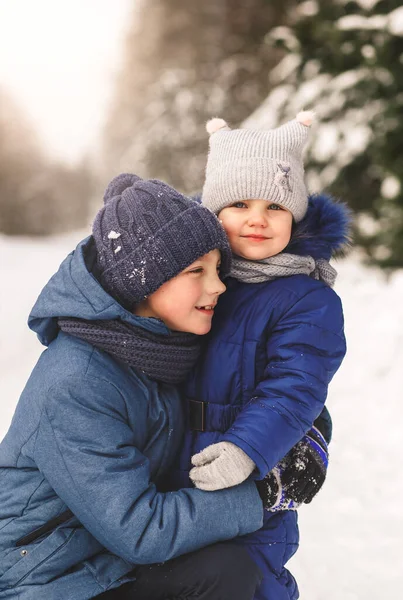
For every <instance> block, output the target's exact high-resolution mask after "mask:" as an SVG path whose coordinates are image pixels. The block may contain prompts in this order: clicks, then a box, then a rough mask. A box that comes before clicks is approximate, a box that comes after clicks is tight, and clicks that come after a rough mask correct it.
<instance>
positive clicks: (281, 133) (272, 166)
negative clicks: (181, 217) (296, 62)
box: [202, 111, 314, 222]
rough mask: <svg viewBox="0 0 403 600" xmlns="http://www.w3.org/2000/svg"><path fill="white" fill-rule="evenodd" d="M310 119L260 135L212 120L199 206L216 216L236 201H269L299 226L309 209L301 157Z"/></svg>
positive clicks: (308, 113)
mask: <svg viewBox="0 0 403 600" xmlns="http://www.w3.org/2000/svg"><path fill="white" fill-rule="evenodd" d="M313 119H314V113H313V112H311V111H304V112H300V113H298V115H297V117H296V119H294V120H292V121H290V122H289V123H285V124H284V125H282V126H281V127H278V128H277V129H271V130H258V131H256V130H251V129H230V128H229V127H228V125H227V123H226V122H225V121H224V120H223V119H211V121H209V122H208V123H207V126H206V128H207V131H208V133H209V134H210V151H209V155H208V160H207V167H206V180H205V184H204V188H203V194H202V203H203V204H204V205H205V206H207V207H208V208H210V210H212V211H213V212H215V213H216V214H218V213H219V212H220V210H222V209H223V208H225V207H226V206H229V205H231V204H232V203H233V202H236V201H237V200H258V199H260V200H267V201H268V202H273V203H276V204H279V205H281V206H283V207H284V208H287V209H288V210H289V211H290V212H291V214H292V215H293V217H294V220H295V221H296V222H298V221H301V219H303V217H304V216H305V213H306V211H307V208H308V193H307V189H306V187H305V182H304V165H303V161H302V152H303V149H304V146H305V144H306V141H307V139H308V133H309V127H310V125H311V124H312V121H313Z"/></svg>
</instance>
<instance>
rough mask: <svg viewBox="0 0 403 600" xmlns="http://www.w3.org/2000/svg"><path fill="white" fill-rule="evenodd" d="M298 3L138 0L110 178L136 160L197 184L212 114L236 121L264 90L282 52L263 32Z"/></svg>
mask: <svg viewBox="0 0 403 600" xmlns="http://www.w3.org/2000/svg"><path fill="white" fill-rule="evenodd" d="M294 4H295V0H283V1H282V2H270V0H220V1H217V0H203V1H201V2H196V1H193V2H189V0H143V1H142V2H140V0H138V1H137V8H136V11H135V12H134V13H133V22H132V25H131V29H130V31H129V35H128V38H127V43H126V48H125V55H124V59H123V66H122V71H121V74H120V76H119V78H118V81H117V89H116V94H115V98H114V101H113V103H112V109H111V113H110V115H109V119H108V123H107V125H106V130H105V153H104V168H103V171H104V176H105V179H109V178H110V177H111V176H113V175H114V174H116V173H117V172H119V171H125V170H130V171H134V172H136V173H138V174H139V175H141V176H143V177H158V178H161V179H163V180H165V181H167V182H169V183H171V184H172V185H174V186H176V187H178V188H179V189H181V190H183V191H186V192H192V191H194V190H198V189H200V187H201V185H202V181H203V174H204V167H205V162H206V152H207V134H206V131H205V128H204V124H205V122H206V121H207V120H208V119H209V118H211V117H212V116H223V117H224V118H225V119H227V120H228V121H230V122H231V123H232V124H234V125H236V124H239V123H241V122H242V121H243V120H244V119H245V118H246V117H247V116H249V115H250V113H251V112H252V111H253V110H254V109H255V108H256V107H257V106H259V104H260V103H261V102H262V101H263V100H264V98H265V97H266V96H267V94H268V92H269V90H270V84H269V81H268V73H269V71H270V69H271V68H272V67H273V66H274V65H275V64H276V63H277V62H278V60H279V59H280V58H281V57H282V56H283V52H282V51H280V50H279V51H278V50H275V49H273V48H272V47H270V46H268V45H267V43H266V34H267V32H268V31H269V30H270V29H271V28H272V27H273V26H274V25H278V24H282V23H285V22H287V18H288V16H287V9H288V7H290V6H293V5H294Z"/></svg>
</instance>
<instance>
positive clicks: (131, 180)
mask: <svg viewBox="0 0 403 600" xmlns="http://www.w3.org/2000/svg"><path fill="white" fill-rule="evenodd" d="M140 180H141V177H138V176H137V175H134V174H132V173H121V174H120V175H118V176H117V177H115V178H114V179H112V181H111V182H110V183H109V185H108V187H107V188H106V192H105V195H104V203H105V204H107V203H108V202H109V200H112V198H115V197H116V196H120V195H121V194H123V192H124V191H125V189H127V188H128V187H131V186H132V185H134V184H135V183H136V181H140Z"/></svg>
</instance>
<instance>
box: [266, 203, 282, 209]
mask: <svg viewBox="0 0 403 600" xmlns="http://www.w3.org/2000/svg"><path fill="white" fill-rule="evenodd" d="M268 209H269V210H284V209H283V207H282V206H280V205H279V204H269V206H268Z"/></svg>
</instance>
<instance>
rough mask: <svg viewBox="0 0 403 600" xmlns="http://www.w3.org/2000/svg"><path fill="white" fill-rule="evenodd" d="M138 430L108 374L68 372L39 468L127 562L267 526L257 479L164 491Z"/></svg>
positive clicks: (46, 415)
mask: <svg viewBox="0 0 403 600" xmlns="http://www.w3.org/2000/svg"><path fill="white" fill-rule="evenodd" d="M141 400H142V398H140V401H141ZM139 429H141V425H139ZM141 435H142V432H141V431H139V432H133V430H132V429H131V428H130V426H129V425H128V423H127V421H126V419H125V404H124V401H123V399H122V397H121V394H120V392H119V391H118V390H117V389H116V388H115V386H113V385H112V384H110V383H109V382H107V381H103V380H98V379H93V380H92V379H90V378H87V377H86V378H85V380H84V381H83V378H69V380H68V381H66V380H64V381H63V382H62V383H60V384H57V385H56V386H54V387H53V388H52V390H51V392H50V393H49V396H48V398H47V401H46V403H45V407H44V410H43V413H42V417H41V422H40V427H39V431H38V435H37V439H36V444H35V460H36V463H37V465H38V468H39V469H40V471H41V472H42V473H43V474H44V476H45V477H46V478H47V480H48V481H49V483H50V485H51V486H52V487H53V488H54V490H55V492H56V493H57V494H58V495H59V497H60V498H61V499H62V500H63V501H64V502H65V504H66V505H67V506H68V507H69V508H70V509H71V510H72V511H73V513H74V514H75V515H76V517H77V518H78V519H79V520H80V522H81V523H82V524H83V525H84V527H85V528H86V529H88V531H90V532H91V533H92V535H93V536H94V537H95V538H96V539H97V540H98V541H99V542H100V543H101V544H102V545H103V546H105V547H106V548H108V549H109V550H110V551H111V552H113V553H114V554H117V555H118V556H121V557H122V558H124V559H125V560H127V561H129V562H130V563H133V564H149V563H156V562H163V561H166V560H168V559H171V558H174V557H176V556H179V555H181V554H183V553H186V552H191V551H193V550H196V549H198V548H201V547H203V546H206V545H208V544H212V543H215V542H217V541H220V540H225V539H230V538H233V537H235V536H238V535H244V534H246V533H249V532H252V531H255V530H257V529H259V528H260V527H261V526H262V520H263V508H262V502H261V500H260V497H259V494H258V492H257V490H256V486H255V484H254V482H253V481H247V482H245V484H242V485H240V486H238V487H237V488H236V489H232V490H221V491H217V492H203V491H201V490H197V489H187V490H180V491H178V492H169V493H159V492H158V491H157V490H156V487H155V485H154V484H153V483H152V481H150V468H149V461H148V459H147V458H146V457H145V456H144V454H142V453H141V452H140V450H139V449H138V448H137V447H136V443H135V440H136V436H140V437H141Z"/></svg>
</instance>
